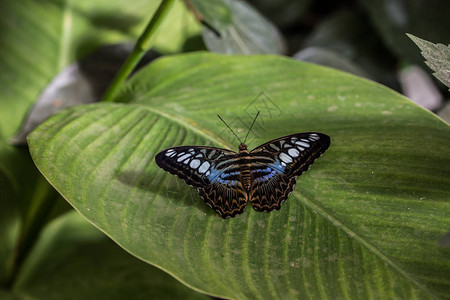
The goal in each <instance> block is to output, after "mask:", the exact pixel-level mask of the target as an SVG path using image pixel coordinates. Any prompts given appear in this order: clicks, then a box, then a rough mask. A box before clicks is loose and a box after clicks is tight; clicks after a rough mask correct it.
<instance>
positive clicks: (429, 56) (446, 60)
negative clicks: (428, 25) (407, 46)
mask: <svg viewBox="0 0 450 300" xmlns="http://www.w3.org/2000/svg"><path fill="white" fill-rule="evenodd" d="M408 37H409V38H410V39H411V40H413V42H414V43H416V45H417V46H418V47H419V48H420V50H421V51H422V52H421V53H422V55H423V57H425V59H426V61H425V63H426V64H427V66H428V67H430V69H432V70H433V71H434V73H433V75H434V76H435V77H436V78H437V79H439V80H440V81H441V82H442V83H443V84H445V85H446V86H447V87H448V88H449V89H450V44H449V45H448V46H445V45H443V44H440V43H437V44H433V43H431V42H428V41H426V40H423V39H421V38H418V37H416V36H414V35H412V34H408Z"/></svg>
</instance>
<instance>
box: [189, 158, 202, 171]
mask: <svg viewBox="0 0 450 300" xmlns="http://www.w3.org/2000/svg"><path fill="white" fill-rule="evenodd" d="M189 166H190V167H191V168H192V169H194V170H195V169H197V168H198V166H200V160H198V159H193V160H191V163H190V164H189Z"/></svg>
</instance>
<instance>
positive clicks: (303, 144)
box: [295, 141, 309, 148]
mask: <svg viewBox="0 0 450 300" xmlns="http://www.w3.org/2000/svg"><path fill="white" fill-rule="evenodd" d="M295 144H296V145H298V146H302V147H305V148H309V144H308V143H305V142H300V141H298V142H296V143H295Z"/></svg>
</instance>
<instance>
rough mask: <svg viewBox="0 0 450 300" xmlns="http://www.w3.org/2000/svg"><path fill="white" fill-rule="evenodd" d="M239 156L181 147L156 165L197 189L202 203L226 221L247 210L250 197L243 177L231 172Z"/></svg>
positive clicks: (165, 152) (165, 154) (160, 155)
mask: <svg viewBox="0 0 450 300" xmlns="http://www.w3.org/2000/svg"><path fill="white" fill-rule="evenodd" d="M236 156H237V153H236V152H233V151H229V150H226V149H221V148H214V147H204V146H180V147H173V148H169V149H166V150H163V151H161V152H160V153H158V154H157V155H156V157H155V161H156V164H157V165H158V166H159V167H160V168H162V169H164V170H165V171H167V172H169V173H171V174H174V175H177V176H178V177H180V178H181V179H183V180H184V181H185V182H186V183H187V184H189V185H191V186H193V187H196V188H197V189H198V192H199V194H200V196H201V197H202V198H203V200H204V201H205V202H206V204H208V205H209V206H210V207H212V208H213V209H214V210H216V211H217V212H218V213H219V214H220V215H221V216H222V217H223V218H228V217H233V216H235V215H237V214H239V213H242V211H243V210H244V208H245V205H246V203H247V193H246V192H245V190H244V188H243V186H242V183H241V182H240V176H239V174H237V173H236V172H230V170H234V169H236V167H235V166H234V165H233V164H232V162H233V161H234V160H235V158H236Z"/></svg>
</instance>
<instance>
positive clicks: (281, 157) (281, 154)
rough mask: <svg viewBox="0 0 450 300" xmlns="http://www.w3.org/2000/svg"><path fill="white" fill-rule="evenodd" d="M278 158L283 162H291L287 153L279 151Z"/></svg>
mask: <svg viewBox="0 0 450 300" xmlns="http://www.w3.org/2000/svg"><path fill="white" fill-rule="evenodd" d="M279 157H280V159H281V160H282V161H284V162H285V163H287V164H288V163H291V162H292V157H290V156H289V155H287V154H286V153H283V152H281V153H280V155H279Z"/></svg>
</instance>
